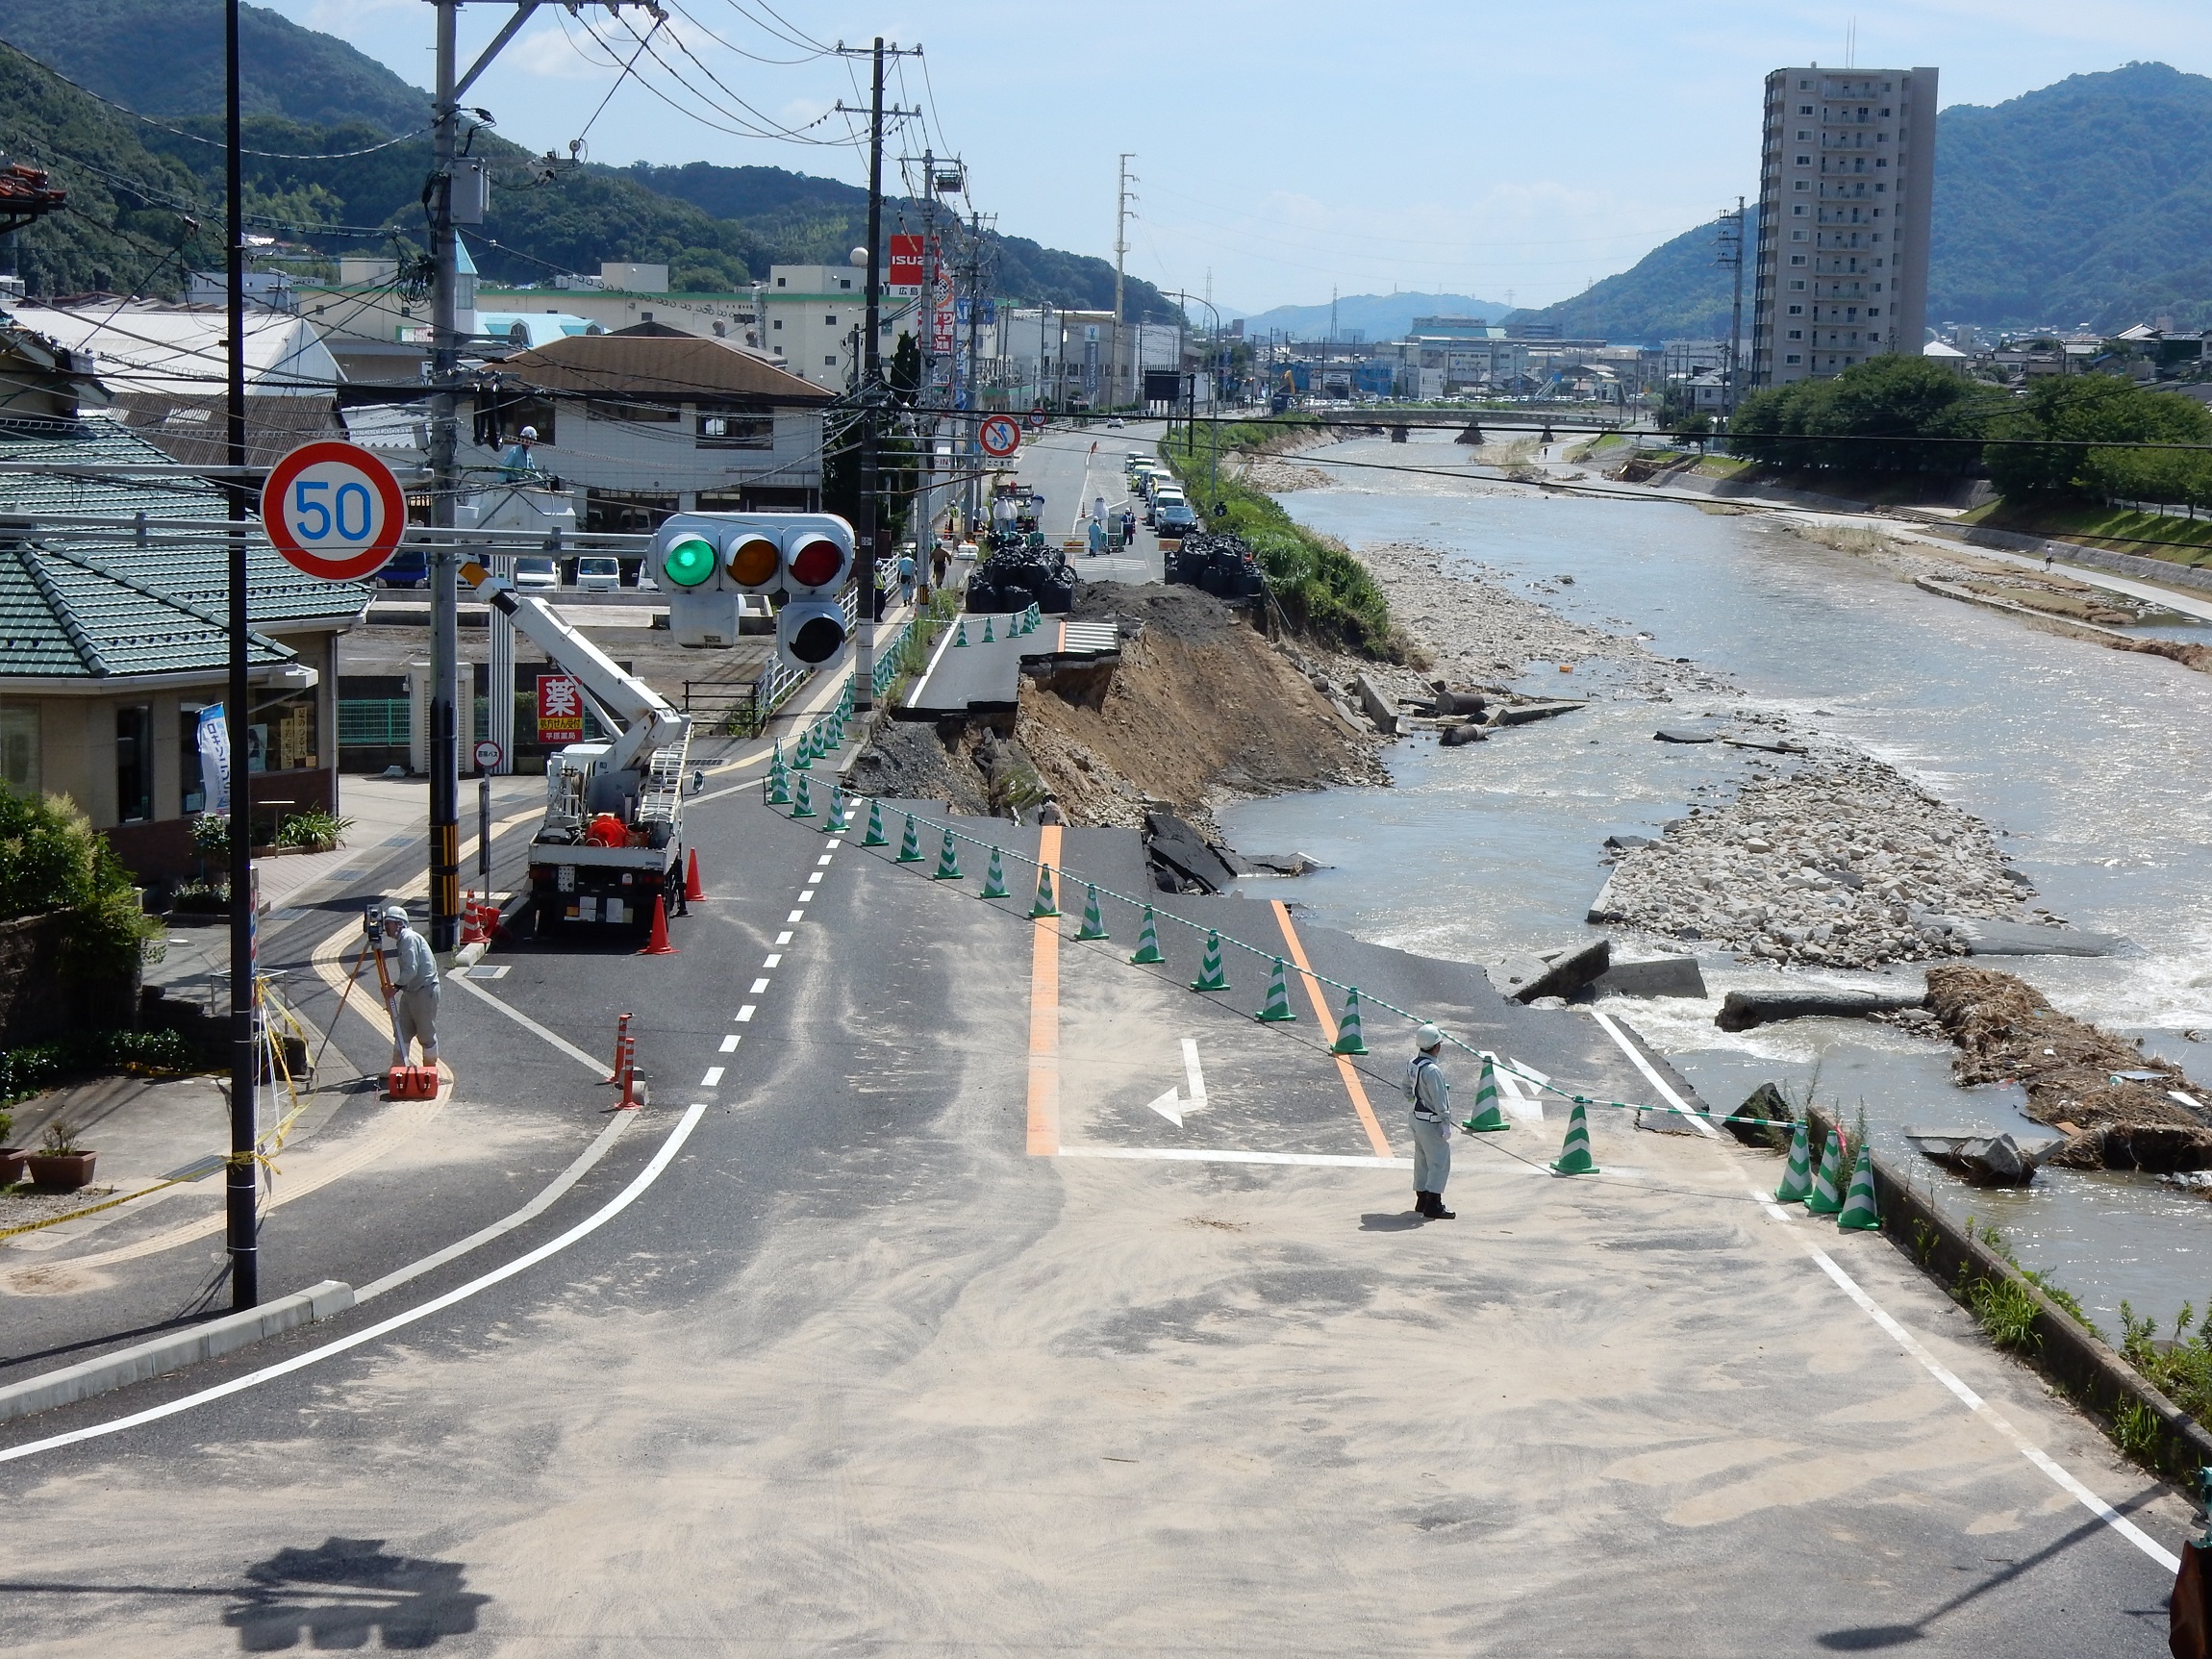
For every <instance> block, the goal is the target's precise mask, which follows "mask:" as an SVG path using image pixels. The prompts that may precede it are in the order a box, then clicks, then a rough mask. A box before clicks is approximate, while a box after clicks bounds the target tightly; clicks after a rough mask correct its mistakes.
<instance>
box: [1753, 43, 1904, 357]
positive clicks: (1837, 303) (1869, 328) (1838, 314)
mask: <svg viewBox="0 0 2212 1659" xmlns="http://www.w3.org/2000/svg"><path fill="white" fill-rule="evenodd" d="M1935 141H1936V71H1935V70H1933V69H1929V68H1918V69H1822V68H1819V67H1818V66H1809V67H1806V68H1802V69H1776V70H1775V71H1774V72H1773V73H1772V74H1771V75H1769V76H1768V77H1767V103H1766V128H1765V132H1764V135H1763V138H1762V142H1761V146H1760V166H1759V240H1758V257H1757V263H1756V264H1755V266H1754V269H1755V271H1756V273H1757V275H1756V280H1755V282H1754V284H1753V287H1752V320H1751V353H1750V371H1751V380H1752V383H1753V384H1754V385H1757V386H1783V385H1787V384H1789V383H1790V382H1792V381H1797V380H1806V379H1811V378H1815V377H1825V376H1828V375H1832V374H1838V373H1841V372H1842V371H1843V370H1845V369H1847V368H1849V367H1850V366H1851V365H1852V364H1860V363H1864V362H1866V361H1867V359H1868V358H1870V357H1877V356H1880V355H1882V354H1883V353H1885V352H1909V353H1916V354H1917V353H1918V352H1919V350H1920V348H1921V342H1922V339H1923V325H1924V322H1925V318H1926V314H1927V266H1928V235H1929V227H1930V219H1931V213H1932V210H1933V207H1934V201H1935Z"/></svg>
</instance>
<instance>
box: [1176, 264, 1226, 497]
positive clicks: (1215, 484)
mask: <svg viewBox="0 0 2212 1659" xmlns="http://www.w3.org/2000/svg"><path fill="white" fill-rule="evenodd" d="M1165 291H1166V292H1167V294H1168V297H1169V299H1179V300H1181V301H1182V302H1183V303H1184V304H1185V305H1202V306H1204V307H1205V308H1206V309H1207V311H1209V312H1211V313H1213V317H1214V343H1215V345H1216V347H1217V348H1219V344H1220V339H1221V314H1220V311H1219V309H1218V308H1217V307H1216V306H1215V304H1214V302H1213V301H1212V300H1210V299H1201V298H1199V297H1198V296H1197V295H1196V294H1189V293H1185V292H1183V290H1182V289H1167V290H1165ZM1177 314H1178V316H1180V315H1181V314H1182V313H1181V311H1180V309H1178V312H1177ZM1182 371H1183V345H1182V333H1181V330H1180V329H1178V330H1177V331H1176V339H1175V372H1176V374H1177V375H1178V376H1180V375H1181V374H1182ZM1195 387H1196V381H1195V379H1194V381H1193V388H1194V390H1193V391H1192V393H1191V404H1192V408H1191V441H1192V443H1193V444H1194V445H1195V443H1196V442H1197V436H1198V410H1197V402H1198V396H1197V391H1196V390H1195ZM1206 401H1207V404H1208V406H1209V407H1210V406H1211V405H1212V403H1213V399H1212V398H1208V399H1207V400H1206ZM1208 418H1209V419H1211V420H1212V421H1213V423H1214V425H1213V432H1212V440H1211V441H1210V442H1209V443H1208V445H1207V449H1206V500H1207V502H1208V504H1209V505H1210V504H1212V502H1213V500H1214V493H1215V490H1217V489H1218V488H1219V483H1220V465H1221V429H1220V420H1219V417H1218V416H1209V417H1208Z"/></svg>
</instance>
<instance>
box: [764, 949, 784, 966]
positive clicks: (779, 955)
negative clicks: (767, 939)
mask: <svg viewBox="0 0 2212 1659" xmlns="http://www.w3.org/2000/svg"><path fill="white" fill-rule="evenodd" d="M783 961H784V958H783V952H781V951H779V950H771V951H769V952H768V958H767V961H766V962H764V963H762V964H761V966H762V967H763V968H781V967H782V966H783Z"/></svg>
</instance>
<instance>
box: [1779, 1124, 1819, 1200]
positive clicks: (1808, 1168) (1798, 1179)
mask: <svg viewBox="0 0 2212 1659" xmlns="http://www.w3.org/2000/svg"><path fill="white" fill-rule="evenodd" d="M1812 1191H1813V1154H1812V1151H1811V1149H1810V1148H1808V1147H1807V1146H1806V1144H1805V1126H1804V1125H1803V1124H1802V1123H1800V1124H1798V1125H1797V1128H1796V1130H1795V1131H1793V1132H1792V1134H1791V1136H1790V1167H1789V1168H1788V1169H1785V1170H1783V1171H1782V1184H1781V1185H1780V1186H1779V1187H1776V1188H1775V1189H1774V1202H1775V1203H1777V1204H1802V1203H1803V1202H1804V1201H1805V1199H1806V1197H1807V1196H1808V1195H1810V1194H1811V1193H1812Z"/></svg>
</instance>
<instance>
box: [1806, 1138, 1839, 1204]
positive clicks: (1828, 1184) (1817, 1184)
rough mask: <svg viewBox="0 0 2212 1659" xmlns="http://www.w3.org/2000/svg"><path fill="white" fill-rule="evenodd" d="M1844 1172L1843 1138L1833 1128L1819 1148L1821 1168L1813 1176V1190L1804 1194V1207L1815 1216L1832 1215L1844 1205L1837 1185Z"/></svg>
mask: <svg viewBox="0 0 2212 1659" xmlns="http://www.w3.org/2000/svg"><path fill="white" fill-rule="evenodd" d="M1843 1174H1844V1138H1843V1137H1842V1136H1841V1135H1839V1134H1837V1133H1836V1132H1835V1131H1834V1130H1833V1129H1830V1130H1829V1131H1828V1143H1827V1144H1826V1145H1824V1146H1822V1148H1821V1168H1820V1171H1819V1173H1817V1174H1816V1175H1814V1177H1813V1190H1812V1191H1811V1192H1810V1193H1808V1194H1805V1209H1806V1211H1807V1213H1809V1214H1811V1215H1815V1216H1833V1215H1836V1214H1838V1213H1839V1212H1840V1211H1841V1210H1842V1209H1843V1207H1844V1194H1843V1191H1842V1189H1841V1188H1840V1187H1839V1186H1838V1185H1837V1183H1838V1182H1839V1181H1841V1180H1842V1179H1843Z"/></svg>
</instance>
